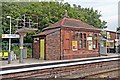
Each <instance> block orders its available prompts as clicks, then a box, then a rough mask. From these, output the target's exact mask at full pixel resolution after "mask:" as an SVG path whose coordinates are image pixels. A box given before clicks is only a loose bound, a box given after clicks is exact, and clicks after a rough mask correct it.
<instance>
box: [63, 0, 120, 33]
mask: <svg viewBox="0 0 120 80" xmlns="http://www.w3.org/2000/svg"><path fill="white" fill-rule="evenodd" d="M119 1H120V0H64V2H68V3H70V4H71V5H72V4H76V5H81V7H87V8H91V7H93V9H94V10H98V11H99V12H101V15H102V17H101V19H102V20H105V21H106V22H107V26H108V30H111V31H116V28H117V26H118V2H119Z"/></svg>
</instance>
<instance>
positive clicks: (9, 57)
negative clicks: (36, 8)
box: [7, 16, 11, 64]
mask: <svg viewBox="0 0 120 80" xmlns="http://www.w3.org/2000/svg"><path fill="white" fill-rule="evenodd" d="M7 18H9V19H10V32H9V34H10V35H11V16H7ZM10 51H11V38H9V54H8V64H10V62H11V54H10Z"/></svg>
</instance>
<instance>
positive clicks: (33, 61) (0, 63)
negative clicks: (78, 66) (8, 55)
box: [0, 53, 120, 68]
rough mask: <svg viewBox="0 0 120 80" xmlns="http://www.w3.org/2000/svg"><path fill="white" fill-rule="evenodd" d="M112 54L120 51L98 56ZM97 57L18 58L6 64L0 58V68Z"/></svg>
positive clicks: (104, 56)
mask: <svg viewBox="0 0 120 80" xmlns="http://www.w3.org/2000/svg"><path fill="white" fill-rule="evenodd" d="M114 56H120V53H107V54H106V55H101V56H100V57H102V58H106V57H114ZM95 58H98V57H90V58H79V59H69V60H49V61H48V60H40V59H34V58H27V59H23V63H19V60H18V59H17V60H14V61H11V63H10V64H8V60H1V61H0V68H4V67H15V66H22V65H30V64H44V63H53V62H61V61H71V60H72V61H75V60H84V59H95Z"/></svg>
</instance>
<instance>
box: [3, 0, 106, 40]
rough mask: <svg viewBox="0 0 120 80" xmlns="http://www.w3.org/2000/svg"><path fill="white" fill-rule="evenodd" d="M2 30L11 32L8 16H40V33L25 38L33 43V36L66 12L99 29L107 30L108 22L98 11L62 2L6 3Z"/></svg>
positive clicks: (71, 16) (4, 4)
mask: <svg viewBox="0 0 120 80" xmlns="http://www.w3.org/2000/svg"><path fill="white" fill-rule="evenodd" d="M2 9H3V11H2V13H3V14H2V17H3V18H2V21H3V22H2V26H3V27H2V29H3V32H4V33H8V32H9V20H8V19H6V16H7V15H10V16H12V17H13V18H17V17H18V16H20V15H22V14H25V13H26V14H31V15H32V14H35V15H38V17H39V18H38V20H39V22H38V23H39V26H38V31H36V32H33V33H29V34H27V36H26V37H25V42H32V39H31V37H30V36H31V35H33V34H37V33H39V32H41V31H42V29H43V28H45V27H48V26H49V25H50V24H53V23H55V22H57V21H59V20H60V19H62V18H63V17H64V11H65V10H67V11H68V16H69V17H70V18H76V19H80V20H81V21H84V22H86V23H88V24H90V25H93V26H95V27H97V28H106V27H107V26H106V22H105V21H101V19H100V17H101V14H100V12H98V10H94V9H93V8H82V7H81V6H80V5H78V6H77V5H75V4H74V5H73V7H71V5H70V4H69V3H62V2H60V3H59V2H30V3H29V2H19V3H18V2H14V3H11V2H4V3H3V5H2ZM14 26H15V21H12V27H14ZM14 32H15V27H14V28H12V33H14Z"/></svg>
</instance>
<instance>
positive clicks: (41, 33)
mask: <svg viewBox="0 0 120 80" xmlns="http://www.w3.org/2000/svg"><path fill="white" fill-rule="evenodd" d="M58 30H60V29H52V30H47V31H43V32H40V33H38V34H35V35H33V36H32V37H38V36H46V35H48V34H51V33H54V32H56V31H58Z"/></svg>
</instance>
